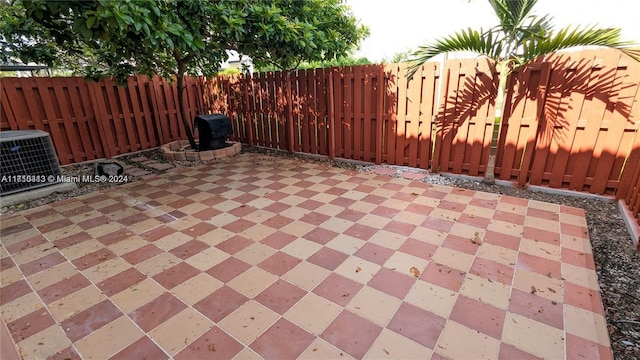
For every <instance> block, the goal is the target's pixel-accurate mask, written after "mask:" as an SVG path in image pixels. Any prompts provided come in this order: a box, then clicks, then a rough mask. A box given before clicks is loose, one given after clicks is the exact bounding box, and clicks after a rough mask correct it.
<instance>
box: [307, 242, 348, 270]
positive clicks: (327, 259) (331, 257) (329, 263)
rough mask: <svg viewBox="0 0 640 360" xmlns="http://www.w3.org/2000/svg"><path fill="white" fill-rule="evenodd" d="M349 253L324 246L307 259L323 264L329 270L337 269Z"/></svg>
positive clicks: (319, 264) (313, 262) (316, 263)
mask: <svg viewBox="0 0 640 360" xmlns="http://www.w3.org/2000/svg"><path fill="white" fill-rule="evenodd" d="M348 257H349V255H347V254H345V253H342V252H340V251H336V250H333V249H331V248H327V247H322V248H320V250H318V251H317V252H316V253H315V254H313V255H311V256H310V257H309V258H307V261H308V262H310V263H312V264H315V265H318V266H322V267H323V268H325V269H327V270H332V271H333V270H335V269H336V268H337V267H338V266H339V265H340V264H342V262H343V261H344V260H346V259H347V258H348Z"/></svg>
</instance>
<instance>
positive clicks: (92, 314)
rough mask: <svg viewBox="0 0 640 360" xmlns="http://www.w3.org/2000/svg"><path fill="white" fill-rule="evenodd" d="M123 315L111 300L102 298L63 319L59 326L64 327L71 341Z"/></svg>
mask: <svg viewBox="0 0 640 360" xmlns="http://www.w3.org/2000/svg"><path fill="white" fill-rule="evenodd" d="M122 315H124V314H123V313H122V312H121V311H120V310H119V309H118V308H117V307H116V306H115V305H114V304H113V303H112V302H111V301H109V300H104V301H102V302H100V303H98V304H96V305H94V306H92V307H90V308H88V309H86V310H83V311H81V312H79V313H78V314H76V315H73V316H72V317H70V318H69V319H67V320H65V321H63V322H62V323H61V324H60V326H62V328H63V329H65V333H66V334H67V337H69V339H70V340H71V341H72V342H75V341H78V340H80V339H82V338H84V337H85V336H87V335H89V334H91V333H92V332H94V331H96V330H98V329H100V328H101V327H103V326H105V325H106V324H109V323H110V322H112V321H113V320H115V319H117V318H119V317H121V316H122Z"/></svg>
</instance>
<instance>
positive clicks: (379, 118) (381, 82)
mask: <svg viewBox="0 0 640 360" xmlns="http://www.w3.org/2000/svg"><path fill="white" fill-rule="evenodd" d="M386 92H387V86H386V84H385V72H384V66H383V65H381V66H380V73H379V74H378V108H377V109H376V164H381V163H382V141H383V137H382V129H383V124H384V119H383V116H384V98H385V96H384V94H385V93H386Z"/></svg>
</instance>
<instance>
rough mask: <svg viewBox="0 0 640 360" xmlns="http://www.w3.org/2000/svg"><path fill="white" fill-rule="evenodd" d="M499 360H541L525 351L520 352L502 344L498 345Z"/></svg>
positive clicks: (513, 347) (511, 346)
mask: <svg viewBox="0 0 640 360" xmlns="http://www.w3.org/2000/svg"><path fill="white" fill-rule="evenodd" d="M498 359H499V360H511V359H522V360H542V358H541V357H538V356H535V355H532V354H529V353H528V352H526V351H523V350H520V349H518V348H516V347H515V346H513V345H509V344H505V343H502V344H500V354H498Z"/></svg>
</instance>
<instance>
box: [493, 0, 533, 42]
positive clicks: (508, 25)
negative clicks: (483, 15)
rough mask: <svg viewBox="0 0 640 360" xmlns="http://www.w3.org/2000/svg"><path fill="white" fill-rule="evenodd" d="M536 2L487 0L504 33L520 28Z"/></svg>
mask: <svg viewBox="0 0 640 360" xmlns="http://www.w3.org/2000/svg"><path fill="white" fill-rule="evenodd" d="M536 3H537V0H489V4H491V7H492V8H493V11H494V12H495V14H496V17H497V18H498V20H500V27H501V28H502V31H503V32H504V33H505V34H513V33H515V32H516V31H517V29H518V28H521V27H522V25H523V24H524V22H525V21H526V20H527V18H529V17H530V15H531V10H532V9H533V7H534V6H535V5H536Z"/></svg>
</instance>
